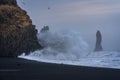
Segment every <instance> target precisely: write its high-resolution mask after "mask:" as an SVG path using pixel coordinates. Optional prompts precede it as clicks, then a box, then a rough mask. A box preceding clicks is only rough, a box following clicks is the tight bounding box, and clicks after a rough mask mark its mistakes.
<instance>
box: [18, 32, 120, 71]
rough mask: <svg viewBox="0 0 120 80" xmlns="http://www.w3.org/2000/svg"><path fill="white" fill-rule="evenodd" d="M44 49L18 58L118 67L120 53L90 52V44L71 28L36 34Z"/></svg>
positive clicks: (119, 65) (119, 64)
mask: <svg viewBox="0 0 120 80" xmlns="http://www.w3.org/2000/svg"><path fill="white" fill-rule="evenodd" d="M37 37H38V40H39V43H40V44H41V45H42V46H44V49H42V50H37V51H35V52H32V53H30V55H27V56H25V55H24V54H23V55H21V56H19V57H20V58H25V59H30V60H36V61H40V62H48V63H57V64H69V65H83V66H94V67H107V68H119V69H120V53H119V52H115V51H100V52H91V49H90V46H89V45H88V44H87V42H86V41H85V40H84V39H83V38H82V37H81V34H80V33H79V32H77V31H73V30H67V31H66V30H59V31H54V32H51V31H45V32H40V33H39V34H38V35H37Z"/></svg>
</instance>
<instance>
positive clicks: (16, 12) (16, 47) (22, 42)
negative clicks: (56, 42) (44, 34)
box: [0, 0, 42, 57]
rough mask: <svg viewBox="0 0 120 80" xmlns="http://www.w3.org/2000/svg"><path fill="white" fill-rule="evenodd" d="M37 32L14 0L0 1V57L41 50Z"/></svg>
mask: <svg viewBox="0 0 120 80" xmlns="http://www.w3.org/2000/svg"><path fill="white" fill-rule="evenodd" d="M36 34H37V30H36V29H35V26H34V25H33V24H32V20H31V19H30V17H29V16H28V15H27V12H26V11H24V10H22V9H21V8H20V7H19V6H18V5H17V2H16V0H0V57H17V56H18V55H20V54H21V53H26V54H29V53H30V52H31V51H34V50H36V49H40V48H42V47H41V45H40V44H39V43H38V41H37V37H36Z"/></svg>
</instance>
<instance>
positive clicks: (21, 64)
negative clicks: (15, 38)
mask: <svg viewBox="0 0 120 80" xmlns="http://www.w3.org/2000/svg"><path fill="white" fill-rule="evenodd" d="M119 78H120V69H111V68H98V67H85V66H74V65H64V64H53V63H44V62H37V61H32V60H26V59H21V58H0V80H41V79H42V80H46V79H47V80H48V79H49V80H52V79H53V80H63V79H64V80H80V79H82V80H83V79H84V80H115V79H117V80H118V79H119Z"/></svg>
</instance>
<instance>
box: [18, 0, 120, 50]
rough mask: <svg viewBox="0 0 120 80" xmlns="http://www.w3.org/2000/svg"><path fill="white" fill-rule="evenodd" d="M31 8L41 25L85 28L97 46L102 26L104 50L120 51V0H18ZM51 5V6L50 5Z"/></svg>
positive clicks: (85, 38) (86, 33) (87, 36)
mask: <svg viewBox="0 0 120 80" xmlns="http://www.w3.org/2000/svg"><path fill="white" fill-rule="evenodd" d="M17 1H18V4H19V5H20V7H22V8H23V9H24V10H26V11H27V12H28V14H29V15H30V18H31V19H32V21H33V24H34V25H36V28H37V29H41V28H42V27H43V26H44V25H49V26H50V28H51V30H58V29H65V30H67V29H68V28H70V29H72V30H75V31H79V32H81V35H82V37H83V38H84V40H86V41H87V42H88V44H89V45H90V46H91V47H92V49H93V48H94V45H95V33H96V31H97V30H100V31H101V33H102V36H103V43H102V44H103V48H104V50H117V51H120V35H119V34H120V0H17ZM48 8H49V9H48Z"/></svg>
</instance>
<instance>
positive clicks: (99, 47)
mask: <svg viewBox="0 0 120 80" xmlns="http://www.w3.org/2000/svg"><path fill="white" fill-rule="evenodd" d="M101 43H102V35H101V32H100V31H99V30H98V31H97V33H96V46H95V50H94V51H102V50H103V48H102V45H101Z"/></svg>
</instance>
